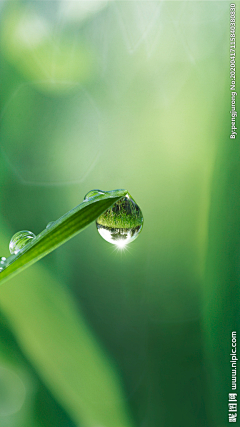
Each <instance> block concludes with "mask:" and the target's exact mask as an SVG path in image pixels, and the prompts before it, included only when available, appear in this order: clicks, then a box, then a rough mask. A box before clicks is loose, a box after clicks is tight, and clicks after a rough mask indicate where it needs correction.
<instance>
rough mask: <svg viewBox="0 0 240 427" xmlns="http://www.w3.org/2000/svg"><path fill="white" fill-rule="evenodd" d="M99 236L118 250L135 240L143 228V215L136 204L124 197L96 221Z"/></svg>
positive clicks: (127, 196)
mask: <svg viewBox="0 0 240 427" xmlns="http://www.w3.org/2000/svg"><path fill="white" fill-rule="evenodd" d="M96 226H97V230H98V232H99V234H100V236H101V237H102V238H103V239H105V240H106V241H107V242H109V243H112V244H113V245H117V246H118V247H120V248H123V247H124V246H126V244H128V243H130V242H132V241H133V240H135V239H136V238H137V237H138V236H139V234H140V232H141V231H142V228H143V214H142V211H141V209H140V207H139V206H138V205H137V203H136V202H135V201H134V200H133V199H132V198H131V197H130V196H129V195H126V196H125V197H123V198H122V199H120V200H118V202H116V203H115V204H114V205H113V206H112V207H111V208H110V209H108V210H106V212H104V213H103V214H102V215H101V216H100V217H98V219H97V221H96Z"/></svg>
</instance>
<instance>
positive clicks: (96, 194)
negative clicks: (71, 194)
mask: <svg viewBox="0 0 240 427" xmlns="http://www.w3.org/2000/svg"><path fill="white" fill-rule="evenodd" d="M105 193H106V191H102V190H91V191H89V192H88V193H87V194H86V195H85V196H84V199H83V201H84V202H88V201H89V200H91V199H93V198H94V197H99V196H102V195H103V194H105Z"/></svg>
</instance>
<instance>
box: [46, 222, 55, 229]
mask: <svg viewBox="0 0 240 427" xmlns="http://www.w3.org/2000/svg"><path fill="white" fill-rule="evenodd" d="M53 224H54V221H50V222H49V223H48V224H47V225H46V228H49V227H51V225H53Z"/></svg>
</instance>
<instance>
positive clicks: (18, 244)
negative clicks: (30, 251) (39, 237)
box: [9, 230, 36, 254]
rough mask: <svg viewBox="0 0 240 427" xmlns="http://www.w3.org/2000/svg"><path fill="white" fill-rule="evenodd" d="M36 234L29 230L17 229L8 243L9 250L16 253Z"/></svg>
mask: <svg viewBox="0 0 240 427" xmlns="http://www.w3.org/2000/svg"><path fill="white" fill-rule="evenodd" d="M35 237H36V236H35V234H34V233H32V232H31V231H27V230H23V231H18V232H17V233H16V234H14V236H13V237H12V238H11V240H10V243H9V251H10V253H11V254H17V253H18V252H19V251H20V250H21V249H22V248H24V246H25V245H26V244H27V243H29V242H30V240H32V239H34V238H35Z"/></svg>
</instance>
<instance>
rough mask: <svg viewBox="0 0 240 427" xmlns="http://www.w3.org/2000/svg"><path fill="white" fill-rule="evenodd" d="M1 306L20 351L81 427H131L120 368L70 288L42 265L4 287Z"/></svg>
mask: <svg viewBox="0 0 240 427" xmlns="http://www.w3.org/2000/svg"><path fill="white" fill-rule="evenodd" d="M79 282H81V281H80V280H79ZM0 307H1V309H2V310H3V312H4V313H5V315H6V316H7V318H8V319H9V322H10V324H11V326H12V330H13V332H14V334H15V336H16V339H17V340H18V342H19V344H20V346H21V348H22V350H23V351H24V353H25V354H26V356H27V357H28V358H29V360H30V361H31V363H32V364H33V366H34V367H35V368H36V370H37V372H38V374H39V375H40V376H41V378H42V379H43V381H44V382H45V384H46V385H47V387H48V388H49V390H50V391H51V392H52V393H53V395H54V396H55V398H56V399H57V400H58V401H59V402H60V404H61V405H62V406H63V407H64V409H65V410H66V411H67V412H68V414H69V416H70V417H71V418H72V419H73V420H74V421H75V422H76V424H77V425H81V426H84V427H97V426H99V427H100V426H101V427H113V426H114V427H130V426H132V423H131V420H130V418H129V415H128V413H127V408H126V404H125V401H124V394H123V391H122V386H121V383H120V380H119V377H118V374H117V372H116V369H115V368H114V366H113V364H112V362H111V361H110V359H109V358H108V357H107V355H106V354H105V352H104V351H103V349H102V348H101V347H100V345H99V344H98V343H97V341H96V339H95V338H94V336H93V334H92V332H91V331H90V329H89V327H88V326H87V325H86V322H85V320H84V318H83V316H82V315H81V313H80V312H79V311H78V310H77V308H76V306H75V303H74V301H73V299H72V297H71V295H70V294H69V292H68V291H67V289H65V288H64V287H63V286H62V285H61V284H60V283H58V282H57V281H56V279H54V278H53V276H52V275H51V274H49V273H48V272H47V271H46V269H45V268H44V267H43V266H41V265H38V266H33V268H31V269H28V270H27V271H25V272H24V273H23V274H21V275H18V277H15V278H14V279H13V280H12V281H11V283H9V284H7V285H4V286H2V287H1V291H0Z"/></svg>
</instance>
